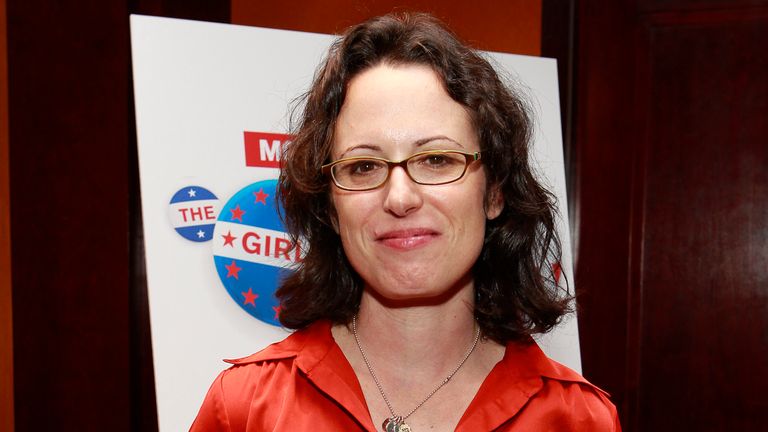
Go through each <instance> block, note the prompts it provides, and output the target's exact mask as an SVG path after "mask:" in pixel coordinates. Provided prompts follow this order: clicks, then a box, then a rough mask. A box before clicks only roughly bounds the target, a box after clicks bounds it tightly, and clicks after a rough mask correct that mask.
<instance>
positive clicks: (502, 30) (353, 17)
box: [232, 0, 542, 55]
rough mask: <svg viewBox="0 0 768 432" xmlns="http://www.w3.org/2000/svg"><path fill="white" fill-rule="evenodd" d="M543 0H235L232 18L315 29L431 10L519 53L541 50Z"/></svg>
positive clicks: (494, 45)
mask: <svg viewBox="0 0 768 432" xmlns="http://www.w3.org/2000/svg"><path fill="white" fill-rule="evenodd" d="M541 3H542V1H541V0H498V1H480V2H475V3H473V4H472V6H471V7H470V6H468V4H467V2H465V1H435V0H410V1H403V0H381V1H372V0H367V1H354V0H306V1H301V2H285V1H282V0H263V1H259V2H254V1H249V0H232V23H234V24H245V25H252V26H260V27H271V28H279V29H287V30H301V31H308V32H315V33H330V34H335V33H340V32H341V31H343V30H344V29H345V28H346V27H349V26H350V25H352V24H355V23H358V22H360V21H363V20H365V19H367V18H371V17H374V16H377V15H383V14H386V13H389V12H392V11H411V12H413V11H421V12H430V13H432V14H433V15H435V16H437V17H438V18H440V19H442V20H443V21H445V22H446V23H447V24H448V25H449V26H450V27H451V28H452V29H453V30H454V31H455V32H456V33H457V34H459V36H461V37H462V38H463V39H465V40H467V41H468V42H470V43H471V44H473V45H474V46H475V47H477V48H480V49H484V50H488V51H500V52H509V53H516V54H528V55H539V54H540V53H541V10H542V6H541Z"/></svg>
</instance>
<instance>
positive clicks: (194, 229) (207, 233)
mask: <svg viewBox="0 0 768 432" xmlns="http://www.w3.org/2000/svg"><path fill="white" fill-rule="evenodd" d="M218 215H219V199H218V198H216V195H214V194H213V192H211V191H209V190H208V189H206V188H204V187H200V186H187V187H184V188H181V189H179V190H178V191H177V192H176V193H175V194H173V197H171V202H170V203H169V205H168V217H169V218H170V219H171V225H172V226H173V228H174V229H175V230H176V232H177V233H179V235H181V236H182V237H184V238H185V239H187V240H191V241H193V242H207V241H210V240H211V238H212V237H211V236H212V235H213V227H214V224H215V223H216V218H217V217H218Z"/></svg>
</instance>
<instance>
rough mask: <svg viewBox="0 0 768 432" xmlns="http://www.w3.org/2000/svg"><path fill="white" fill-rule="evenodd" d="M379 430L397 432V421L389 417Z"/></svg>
mask: <svg viewBox="0 0 768 432" xmlns="http://www.w3.org/2000/svg"><path fill="white" fill-rule="evenodd" d="M381 428H382V429H384V432H397V421H396V420H394V418H392V417H390V418H388V419H386V420H384V423H382V424H381Z"/></svg>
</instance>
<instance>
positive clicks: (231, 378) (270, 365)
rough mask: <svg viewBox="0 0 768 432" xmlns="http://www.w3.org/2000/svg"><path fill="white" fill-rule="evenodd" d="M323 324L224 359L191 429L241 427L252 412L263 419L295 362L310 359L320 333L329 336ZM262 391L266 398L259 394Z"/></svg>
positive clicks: (282, 390) (284, 386)
mask: <svg viewBox="0 0 768 432" xmlns="http://www.w3.org/2000/svg"><path fill="white" fill-rule="evenodd" d="M324 327H328V325H327V324H324V323H317V324H314V325H312V326H310V327H309V328H307V329H304V330H299V331H297V332H294V333H293V334H291V335H290V336H288V337H287V338H285V339H284V340H282V341H280V342H277V343H274V344H271V345H269V346H268V347H266V348H264V349H263V350H261V351H259V352H257V353H255V354H252V355H250V356H247V357H243V358H239V359H232V360H224V361H225V362H227V363H229V364H231V366H230V367H229V368H228V369H226V370H224V371H222V372H221V373H220V374H219V375H218V376H217V377H216V379H215V380H214V382H213V384H211V387H210V389H209V390H208V393H207V395H206V397H205V400H204V401H203V405H202V407H201V408H200V411H199V412H198V415H197V418H196V419H195V423H194V424H193V426H192V429H191V430H193V431H198V430H199V431H208V430H245V429H242V428H240V423H241V421H243V420H244V419H247V418H248V417H249V416H252V415H254V414H259V415H260V417H262V419H263V420H266V418H267V417H269V416H270V415H271V411H270V407H269V403H268V402H270V401H272V402H275V401H277V402H279V401H280V400H282V397H281V395H282V396H285V395H284V393H285V392H286V390H287V389H289V388H291V385H290V383H291V382H293V381H294V380H296V378H297V377H296V374H297V370H298V369H297V368H296V367H295V363H296V362H301V361H304V362H305V363H306V361H307V359H310V360H311V355H312V353H313V351H314V350H316V349H317V348H316V346H318V345H319V346H320V347H321V348H320V349H322V346H323V345H324V338H323V337H322V335H324V334H325V333H328V335H330V331H329V330H328V331H325V330H324ZM317 336H320V337H317ZM328 337H330V336H328ZM264 394H269V395H270V398H268V399H264V398H260V397H259V396H260V395H264ZM254 400H263V402H264V404H261V405H254V403H253V401H254ZM254 409H256V410H257V411H259V410H264V412H254Z"/></svg>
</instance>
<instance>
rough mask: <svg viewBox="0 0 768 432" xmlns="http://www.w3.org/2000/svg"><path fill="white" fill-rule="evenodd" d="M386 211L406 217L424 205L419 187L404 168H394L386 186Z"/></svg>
mask: <svg viewBox="0 0 768 432" xmlns="http://www.w3.org/2000/svg"><path fill="white" fill-rule="evenodd" d="M384 193H385V194H386V196H385V197H384V210H385V211H387V212H389V213H391V214H393V215H395V216H397V217H404V216H407V215H409V214H410V213H413V212H414V211H416V210H418V209H419V208H420V207H421V205H422V204H423V199H422V196H421V191H420V190H419V185H418V184H416V183H414V182H413V180H411V178H410V177H408V173H406V172H405V170H404V169H403V168H402V167H394V168H392V172H391V173H389V179H388V180H387V183H386V185H384Z"/></svg>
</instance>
